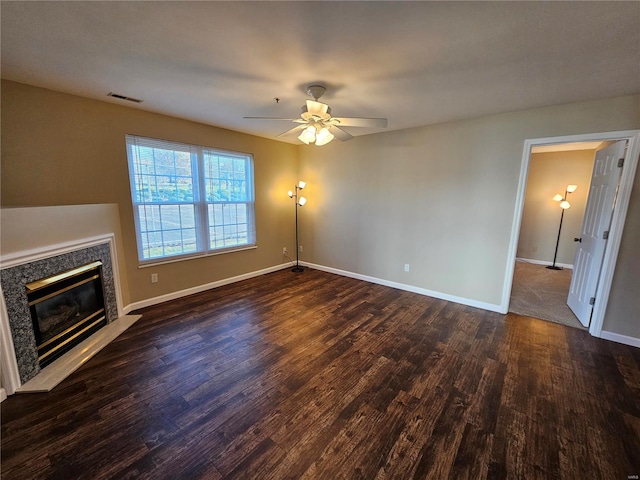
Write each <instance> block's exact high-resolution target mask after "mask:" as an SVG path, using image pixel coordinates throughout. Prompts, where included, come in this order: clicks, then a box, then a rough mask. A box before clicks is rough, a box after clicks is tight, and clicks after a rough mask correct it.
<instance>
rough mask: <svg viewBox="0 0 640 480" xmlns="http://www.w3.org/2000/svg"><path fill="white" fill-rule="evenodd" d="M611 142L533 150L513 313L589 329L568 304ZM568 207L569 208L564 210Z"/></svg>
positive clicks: (518, 256)
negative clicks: (592, 195)
mask: <svg viewBox="0 0 640 480" xmlns="http://www.w3.org/2000/svg"><path fill="white" fill-rule="evenodd" d="M607 145H608V142H581V143H564V144H557V145H544V146H535V147H533V148H532V149H531V157H530V159H529V171H528V175H527V188H526V194H525V201H524V210H523V215H522V223H521V226H520V235H519V240H518V249H517V252H516V264H515V269H514V276H513V287H512V290H511V299H510V304H509V311H510V312H513V313H516V314H519V315H524V316H528V317H535V318H539V319H542V320H547V321H551V322H554V323H560V324H563V325H567V326H570V327H574V328H581V329H585V330H586V327H583V326H582V324H581V323H580V322H579V321H578V319H577V318H576V316H575V315H574V313H573V312H572V311H571V309H570V308H569V307H568V306H567V296H568V295H569V287H570V284H571V279H572V272H573V261H574V257H575V252H576V243H575V242H574V241H573V239H574V238H576V237H579V236H580V228H581V226H582V222H583V218H584V213H585V207H586V204H587V196H588V193H589V184H590V182H591V176H592V173H593V166H594V158H595V155H596V151H597V150H599V149H602V148H603V147H606V146H607ZM563 207H564V208H563Z"/></svg>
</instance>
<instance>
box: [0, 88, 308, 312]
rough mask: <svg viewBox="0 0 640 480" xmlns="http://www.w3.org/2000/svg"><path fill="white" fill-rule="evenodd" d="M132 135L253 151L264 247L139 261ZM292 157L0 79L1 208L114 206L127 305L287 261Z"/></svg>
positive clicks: (243, 139)
mask: <svg viewBox="0 0 640 480" xmlns="http://www.w3.org/2000/svg"><path fill="white" fill-rule="evenodd" d="M212 108H215V105H212ZM127 133H129V134H134V135H142V136H147V137H154V138H162V139H167V140H175V141H180V142H185V143H192V144H198V145H205V146H210V147H214V148H221V149H226V150H233V151H240V152H247V153H252V154H253V157H254V162H255V193H256V223H257V242H258V248H257V249H252V250H246V251H242V252H236V253H229V254H224V255H215V256H210V257H207V258H200V259H193V260H188V261H183V262H176V263H170V264H165V265H158V266H155V267H148V268H138V262H137V251H136V241H135V230H134V223H133V211H132V205H131V195H130V191H129V177H128V168H127V155H126V148H125V134H127ZM296 161H297V149H296V147H295V146H292V145H289V144H285V143H281V142H276V141H272V140H267V139H263V138H259V137H255V136H251V135H246V134H242V133H238V132H233V131H230V130H224V129H220V128H216V127H211V126H208V125H203V124H199V123H194V122H189V121H186V120H181V119H177V118H172V117H167V116H164V115H158V114H154V113H150V112H145V111H142V110H137V109H134V108H127V107H122V106H119V105H115V104H112V103H108V102H99V101H95V100H90V99H86V98H81V97H77V96H73V95H67V94H64V93H58V92H53V91H50V90H45V89H42V88H36V87H31V86H27V85H22V84H18V83H14V82H9V81H5V80H3V81H2V185H1V187H2V206H3V207H8V206H44V205H72V204H76V205H79V204H93V203H115V204H117V205H118V208H119V215H120V219H121V225H122V238H123V248H124V252H119V254H122V255H123V256H124V261H125V262H126V275H127V279H128V288H129V293H128V297H129V299H130V301H131V302H137V301H141V300H146V299H149V298H153V297H156V296H159V295H163V294H167V293H172V292H175V291H179V290H183V289H187V288H190V287H196V286H199V285H203V284H206V283H209V282H213V281H216V280H220V279H224V278H228V277H232V276H235V275H240V274H242V273H247V272H252V271H256V270H260V269H262V268H267V267H270V266H273V265H277V264H280V263H282V247H283V246H288V247H289V250H290V251H293V245H294V242H295V240H294V231H293V229H292V226H291V225H292V221H293V219H292V214H293V213H292V209H291V200H290V199H289V198H288V197H287V196H286V193H285V192H286V191H287V190H288V189H290V188H291V186H292V185H293V184H294V183H295V181H296V179H297V176H296V168H297V164H296ZM151 273H158V275H159V282H158V283H156V284H152V283H151V282H150V276H151Z"/></svg>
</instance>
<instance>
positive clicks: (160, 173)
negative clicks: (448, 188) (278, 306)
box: [126, 135, 256, 263]
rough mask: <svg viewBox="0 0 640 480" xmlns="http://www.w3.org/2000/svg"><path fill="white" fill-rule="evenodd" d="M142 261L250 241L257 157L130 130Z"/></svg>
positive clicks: (212, 250) (224, 248)
mask: <svg viewBox="0 0 640 480" xmlns="http://www.w3.org/2000/svg"><path fill="white" fill-rule="evenodd" d="M126 142H127V156H128V158H129V178H130V180H131V197H132V199H133V210H134V218H135V224H136V237H137V239H138V258H139V260H140V262H141V263H153V262H154V261H158V260H159V259H161V260H164V259H173V258H179V257H188V256H197V255H202V254H208V253H215V252H220V251H229V250H237V249H241V248H246V247H251V246H254V245H255V244H256V240H255V237H256V235H255V216H254V196H253V158H252V157H251V155H249V154H245V153H235V152H225V151H221V150H214V149H211V148H207V147H201V146H197V145H187V144H182V143H176V142H169V141H164V140H155V139H151V138H144V137H135V136H132V135H127V136H126Z"/></svg>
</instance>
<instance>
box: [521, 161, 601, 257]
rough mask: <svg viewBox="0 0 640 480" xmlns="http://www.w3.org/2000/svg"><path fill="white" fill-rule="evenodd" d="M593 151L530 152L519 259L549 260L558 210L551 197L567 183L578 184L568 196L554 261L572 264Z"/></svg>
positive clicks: (556, 233) (558, 206) (556, 236)
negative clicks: (567, 204)
mask: <svg viewBox="0 0 640 480" xmlns="http://www.w3.org/2000/svg"><path fill="white" fill-rule="evenodd" d="M594 155H595V150H577V151H568V152H550V153H534V154H532V155H531V160H530V163H529V176H528V177H527V193H526V196H525V201H524V211H523V214H522V225H521V226H520V238H519V241H518V253H517V256H518V257H520V258H527V259H532V260H541V261H545V262H552V261H553V255H554V252H555V247H556V240H557V239H558V227H559V225H560V216H561V214H562V209H561V208H560V204H559V202H556V201H554V200H553V196H554V195H555V194H557V193H559V194H560V195H564V193H565V188H566V187H567V185H570V184H573V185H578V189H577V190H576V191H575V192H574V193H570V194H569V195H568V201H569V203H570V204H571V208H569V209H568V210H566V211H565V212H564V217H563V220H562V232H561V235H560V243H559V246H558V257H557V260H556V262H557V263H561V264H562V263H564V264H569V265H572V264H573V258H574V257H575V254H576V245H577V244H576V243H575V242H574V241H573V239H574V238H575V237H579V236H580V229H581V227H582V219H583V217H584V211H585V207H586V205H587V196H588V193H589V185H590V184H591V174H592V171H593V161H594Z"/></svg>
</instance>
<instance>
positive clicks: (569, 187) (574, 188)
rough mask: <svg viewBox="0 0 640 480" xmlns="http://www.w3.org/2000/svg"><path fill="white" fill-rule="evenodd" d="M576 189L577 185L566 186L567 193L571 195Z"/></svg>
mask: <svg viewBox="0 0 640 480" xmlns="http://www.w3.org/2000/svg"><path fill="white" fill-rule="evenodd" d="M577 188H578V185H567V192H569V193H573V192H575V191H576V189H577Z"/></svg>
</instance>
